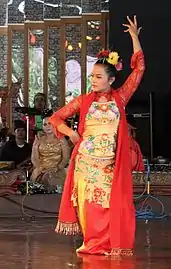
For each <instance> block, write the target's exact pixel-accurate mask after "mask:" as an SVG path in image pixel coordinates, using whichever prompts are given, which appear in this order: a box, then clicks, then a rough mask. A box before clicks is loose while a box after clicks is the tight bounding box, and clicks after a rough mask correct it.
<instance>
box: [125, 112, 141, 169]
mask: <svg viewBox="0 0 171 269" xmlns="http://www.w3.org/2000/svg"><path fill="white" fill-rule="evenodd" d="M127 122H128V135H129V141H130V151H131V165H132V171H136V172H143V171H145V167H144V161H143V155H142V153H141V149H140V146H139V144H138V142H137V141H136V139H135V136H136V133H135V130H136V127H135V119H134V117H133V116H132V115H127Z"/></svg>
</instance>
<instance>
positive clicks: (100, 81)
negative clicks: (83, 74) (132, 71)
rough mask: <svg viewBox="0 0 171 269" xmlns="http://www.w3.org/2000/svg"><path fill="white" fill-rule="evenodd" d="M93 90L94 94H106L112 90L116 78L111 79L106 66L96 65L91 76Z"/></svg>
mask: <svg viewBox="0 0 171 269" xmlns="http://www.w3.org/2000/svg"><path fill="white" fill-rule="evenodd" d="M90 79H91V88H92V91H94V92H106V91H109V90H110V87H111V84H112V83H113V82H114V80H115V77H109V75H108V73H107V72H106V69H105V67H104V65H102V64H95V65H94V67H93V70H92V73H91V76H90Z"/></svg>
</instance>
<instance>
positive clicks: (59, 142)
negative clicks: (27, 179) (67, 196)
mask: <svg viewBox="0 0 171 269" xmlns="http://www.w3.org/2000/svg"><path fill="white" fill-rule="evenodd" d="M52 114H53V111H52V110H44V112H43V114H42V119H43V132H39V133H38V134H37V136H36V138H35V141H34V143H33V150H32V156H31V161H32V163H33V166H34V170H33V173H32V176H31V180H32V181H34V182H39V183H42V184H44V185H46V186H49V188H51V187H52V188H53V187H56V186H59V185H60V186H61V187H63V185H64V181H65V177H66V172H65V167H66V165H67V164H68V161H69V147H68V143H67V141H66V139H65V138H63V139H58V138H57V137H56V136H55V134H54V130H53V126H52V125H51V124H50V123H49V122H48V121H49V117H50V116H52Z"/></svg>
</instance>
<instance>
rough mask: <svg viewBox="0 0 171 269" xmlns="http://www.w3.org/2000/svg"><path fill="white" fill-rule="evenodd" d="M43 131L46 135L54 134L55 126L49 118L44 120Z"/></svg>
mask: <svg viewBox="0 0 171 269" xmlns="http://www.w3.org/2000/svg"><path fill="white" fill-rule="evenodd" d="M43 131H44V132H45V134H52V133H53V126H52V125H51V123H50V122H49V118H45V119H43Z"/></svg>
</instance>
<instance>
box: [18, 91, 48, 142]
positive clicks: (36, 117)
mask: <svg viewBox="0 0 171 269" xmlns="http://www.w3.org/2000/svg"><path fill="white" fill-rule="evenodd" d="M45 107H46V96H45V94H44V93H41V92H40V93H37V94H36V95H35V96H34V107H33V108H34V109H35V111H37V113H36V112H34V111H33V113H28V115H29V114H30V115H29V141H30V143H31V144H33V142H34V138H35V134H36V129H42V119H41V114H42V112H43V110H44V109H45ZM23 120H24V122H26V116H24V117H23Z"/></svg>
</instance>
